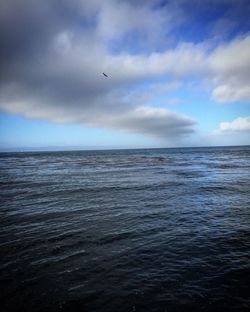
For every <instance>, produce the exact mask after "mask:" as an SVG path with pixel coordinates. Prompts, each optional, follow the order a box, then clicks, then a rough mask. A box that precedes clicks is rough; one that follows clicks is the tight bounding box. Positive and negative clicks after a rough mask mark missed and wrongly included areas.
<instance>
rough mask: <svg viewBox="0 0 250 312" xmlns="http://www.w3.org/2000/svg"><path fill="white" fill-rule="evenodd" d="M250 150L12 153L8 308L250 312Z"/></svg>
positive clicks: (6, 217)
mask: <svg viewBox="0 0 250 312" xmlns="http://www.w3.org/2000/svg"><path fill="white" fill-rule="evenodd" d="M249 168H250V147H246V146H245V147H227V148H224V147H223V148H218V147H217V148H185V149H148V150H119V151H74V152H36V153H2V154H0V171H1V177H0V185H1V191H0V196H1V208H0V217H1V232H0V251H1V258H0V282H1V289H2V291H1V297H2V300H1V305H2V309H3V311H91V312H94V311H121V312H123V311H162V312H164V311H168V312H169V311H248V310H249V308H250V298H249V292H248V288H247V286H248V282H249V272H250V265H249V255H250V239H249V238H250V227H249V221H250V210H249V206H250V205H249V203H250V197H249V193H250V175H249Z"/></svg>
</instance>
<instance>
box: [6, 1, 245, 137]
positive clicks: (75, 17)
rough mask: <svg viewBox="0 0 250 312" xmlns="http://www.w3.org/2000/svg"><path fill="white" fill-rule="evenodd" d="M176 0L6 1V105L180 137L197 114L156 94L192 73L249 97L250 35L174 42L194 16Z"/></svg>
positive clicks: (232, 94) (221, 95)
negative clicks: (175, 108)
mask: <svg viewBox="0 0 250 312" xmlns="http://www.w3.org/2000/svg"><path fill="white" fill-rule="evenodd" d="M176 3H177V2H175V1H169V2H167V4H165V5H164V4H163V2H160V1H139V2H138V4H137V5H135V4H134V1H114V0H113V1H111V0H110V1H100V0H93V1H90V0H84V1H83V0H79V1H77V0H74V1H72V0H71V1H69V0H63V1H61V2H58V1H56V0H51V1H49V2H45V1H42V2H39V3H37V2H36V3H34V1H31V0H22V1H17V0H13V1H11V2H10V1H7V0H3V1H1V3H0V40H1V42H2V49H1V52H0V66H1V73H0V108H1V109H3V110H4V111H7V112H9V113H13V114H15V113H19V114H22V115H24V116H26V117H29V118H39V119H45V120H49V121H52V122H59V123H78V124H82V125H84V126H90V127H105V128H112V129H118V130H121V131H128V132H136V133H143V134H145V135H150V136H152V135H153V136H157V137H162V138H178V137H181V136H184V135H188V134H189V133H191V132H192V131H194V125H195V123H196V121H195V120H194V119H193V118H191V117H189V116H185V115H182V114H179V113H175V112H171V111H169V110H167V109H165V108H155V107H150V103H151V102H152V101H153V100H154V99H155V98H156V97H157V96H161V95H165V94H169V93H171V92H172V91H173V90H175V88H178V87H180V86H181V83H182V81H183V80H185V79H187V78H188V79H191V78H192V77H196V78H197V77H198V78H200V79H201V80H203V79H204V80H207V81H209V85H211V92H212V95H213V97H214V99H215V100H216V101H218V102H225V101H236V100H242V99H243V100H249V89H248V86H249V65H250V61H249V56H250V53H249V52H250V51H249V47H250V45H249V42H250V36H247V35H246V36H245V37H239V38H237V39H235V40H232V41H231V42H230V43H225V44H223V45H221V46H218V47H217V48H215V49H211V46H210V45H209V43H208V42H204V43H200V44H199V43H190V42H180V43H178V44H175V45H173V46H170V45H169V42H171V30H172V29H173V28H174V27H175V26H176V25H178V23H181V22H182V21H183V20H185V16H184V13H183V6H185V3H187V2H186V1H179V2H178V5H179V7H178V5H176ZM175 17H178V18H176V19H177V22H175ZM169 38H170V39H169ZM137 39H138V40H137ZM163 39H164V40H163ZM168 39H169V40H168ZM162 41H164V44H162ZM131 43H135V46H133V45H131ZM142 47H143V49H142ZM102 72H106V73H107V74H108V76H109V78H105V77H103V75H102ZM190 77H191V78H190ZM159 81H161V82H159ZM162 81H164V82H162ZM145 86H147V87H148V88H147V89H145Z"/></svg>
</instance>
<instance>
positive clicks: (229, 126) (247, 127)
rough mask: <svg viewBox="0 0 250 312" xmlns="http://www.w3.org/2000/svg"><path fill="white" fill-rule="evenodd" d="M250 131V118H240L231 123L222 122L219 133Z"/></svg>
mask: <svg viewBox="0 0 250 312" xmlns="http://www.w3.org/2000/svg"><path fill="white" fill-rule="evenodd" d="M241 131H250V116H249V117H238V118H236V119H234V120H232V121H229V122H221V123H220V126H219V132H220V133H225V132H241Z"/></svg>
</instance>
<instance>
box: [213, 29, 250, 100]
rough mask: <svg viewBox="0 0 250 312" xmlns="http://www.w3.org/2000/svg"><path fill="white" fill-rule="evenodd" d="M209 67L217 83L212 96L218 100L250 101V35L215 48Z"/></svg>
mask: <svg viewBox="0 0 250 312" xmlns="http://www.w3.org/2000/svg"><path fill="white" fill-rule="evenodd" d="M209 67H210V68H209V69H210V71H211V75H212V79H213V82H214V84H215V85H216V86H215V88H214V90H213V92H212V96H213V98H214V99H215V100H216V101H217V102H220V103H225V102H234V101H241V100H243V101H250V87H249V86H250V35H246V36H245V37H239V38H236V39H235V40H232V41H231V42H229V43H227V44H223V45H221V46H219V47H218V48H217V49H215V51H214V52H213V53H212V54H211V55H210V57H209Z"/></svg>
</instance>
